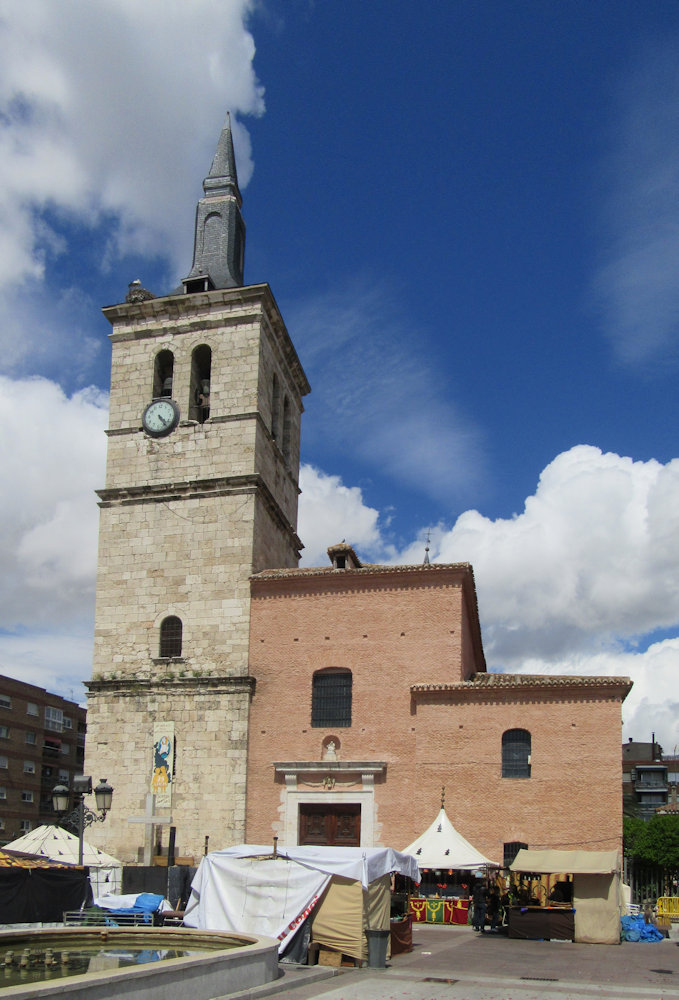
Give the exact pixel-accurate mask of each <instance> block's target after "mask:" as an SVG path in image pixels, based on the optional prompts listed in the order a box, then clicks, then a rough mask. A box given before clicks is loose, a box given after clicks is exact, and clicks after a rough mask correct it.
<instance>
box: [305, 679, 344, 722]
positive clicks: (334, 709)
mask: <svg viewBox="0 0 679 1000" xmlns="http://www.w3.org/2000/svg"><path fill="white" fill-rule="evenodd" d="M351 686H352V676H351V671H350V670H320V671H319V672H318V673H316V674H314V679H313V688H312V699H311V725H312V726H314V727H316V728H328V727H332V728H348V727H349V726H350V725H351Z"/></svg>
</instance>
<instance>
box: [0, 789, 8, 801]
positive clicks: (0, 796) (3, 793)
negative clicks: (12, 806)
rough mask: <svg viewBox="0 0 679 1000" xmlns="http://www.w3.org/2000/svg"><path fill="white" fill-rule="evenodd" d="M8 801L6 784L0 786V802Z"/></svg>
mask: <svg viewBox="0 0 679 1000" xmlns="http://www.w3.org/2000/svg"><path fill="white" fill-rule="evenodd" d="M6 801H7V789H6V788H5V786H4V785H2V786H0V802H6Z"/></svg>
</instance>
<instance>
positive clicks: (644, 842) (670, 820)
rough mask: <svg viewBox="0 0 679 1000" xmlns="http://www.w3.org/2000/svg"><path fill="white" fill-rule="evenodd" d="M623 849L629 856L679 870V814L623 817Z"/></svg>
mask: <svg viewBox="0 0 679 1000" xmlns="http://www.w3.org/2000/svg"><path fill="white" fill-rule="evenodd" d="M622 842H623V850H624V852H625V855H626V857H628V858H634V860H635V861H639V862H641V863H642V864H646V865H658V866H659V867H661V868H669V869H673V870H677V869H679V816H653V817H652V818H651V819H649V821H648V823H644V822H643V820H640V819H631V818H627V819H624V820H623V840H622Z"/></svg>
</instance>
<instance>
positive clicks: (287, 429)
mask: <svg viewBox="0 0 679 1000" xmlns="http://www.w3.org/2000/svg"><path fill="white" fill-rule="evenodd" d="M291 438H292V426H291V417H290V403H289V401H288V397H287V396H286V397H285V399H284V400H283V458H284V459H285V462H286V464H287V465H289V464H290V442H291Z"/></svg>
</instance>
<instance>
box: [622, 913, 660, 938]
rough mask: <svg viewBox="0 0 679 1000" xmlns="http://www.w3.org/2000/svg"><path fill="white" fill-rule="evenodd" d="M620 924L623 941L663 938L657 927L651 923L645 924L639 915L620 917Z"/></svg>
mask: <svg viewBox="0 0 679 1000" xmlns="http://www.w3.org/2000/svg"><path fill="white" fill-rule="evenodd" d="M620 924H621V926H622V936H623V938H624V940H625V941H662V940H664V935H663V934H661V933H660V931H659V930H658V928H657V927H654V926H653V924H647V923H646V922H645V921H644V918H643V917H642V916H641V915H639V916H637V917H621V918H620Z"/></svg>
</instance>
